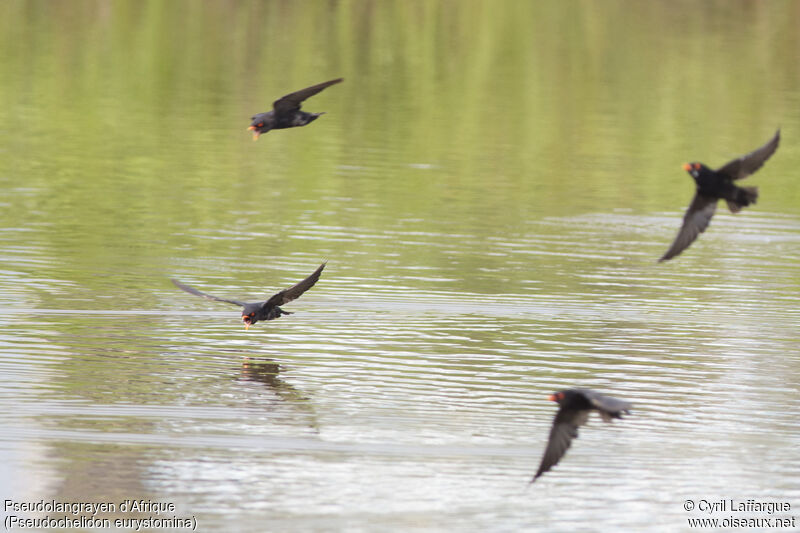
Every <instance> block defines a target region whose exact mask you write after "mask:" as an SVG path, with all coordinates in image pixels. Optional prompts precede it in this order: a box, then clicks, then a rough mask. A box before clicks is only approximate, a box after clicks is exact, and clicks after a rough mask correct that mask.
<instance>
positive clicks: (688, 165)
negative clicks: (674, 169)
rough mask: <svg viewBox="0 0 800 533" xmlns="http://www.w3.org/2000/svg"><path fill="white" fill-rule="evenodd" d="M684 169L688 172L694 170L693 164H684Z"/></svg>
mask: <svg viewBox="0 0 800 533" xmlns="http://www.w3.org/2000/svg"><path fill="white" fill-rule="evenodd" d="M683 170H685V171H686V172H689V171H690V170H692V165H690V164H689V163H686V164H684V165H683Z"/></svg>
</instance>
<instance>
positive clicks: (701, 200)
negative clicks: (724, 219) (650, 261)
mask: <svg viewBox="0 0 800 533" xmlns="http://www.w3.org/2000/svg"><path fill="white" fill-rule="evenodd" d="M716 209H717V199H716V198H709V197H708V196H702V195H701V194H699V193H696V194H695V195H694V199H693V200H692V203H691V204H689V209H687V210H686V214H685V215H683V225H682V226H681V229H680V230H679V231H678V235H677V237H675V241H674V242H673V243H672V246H670V247H669V250H667V253H665V254H664V255H663V256H662V257H661V259H659V260H658V261H659V263H660V262H661V261H666V260H667V259H672V258H673V257H675V256H676V255H678V254H679V253H681V252H682V251H684V250H685V249H686V248H688V247H689V245H690V244H692V243H693V242H694V240H695V239H697V236H698V235H700V234H701V233H703V232H704V231H705V230H706V228H707V227H708V224H709V222H711V217H713V216H714V211H716Z"/></svg>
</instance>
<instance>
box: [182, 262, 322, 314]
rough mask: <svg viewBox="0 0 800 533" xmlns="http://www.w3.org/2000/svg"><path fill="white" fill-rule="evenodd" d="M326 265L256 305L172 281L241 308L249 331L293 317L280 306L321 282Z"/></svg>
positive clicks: (215, 299) (190, 291) (187, 290)
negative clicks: (269, 322)
mask: <svg viewBox="0 0 800 533" xmlns="http://www.w3.org/2000/svg"><path fill="white" fill-rule="evenodd" d="M326 264H327V263H322V264H321V265H320V266H319V268H317V269H316V270H315V271H314V273H313V274H311V275H310V276H308V277H307V278H306V279H304V280H303V281H301V282H300V283H298V284H296V285H294V286H292V287H289V288H288V289H284V290H282V291H280V292H278V293H276V294H274V295H273V296H272V297H271V298H270V299H269V300H267V301H265V302H256V303H247V302H241V301H239V300H232V299H228V298H219V297H217V296H212V295H210V294H206V293H204V292H201V291H198V290H197V289H195V288H194V287H190V286H188V285H184V284H183V283H181V282H180V281H178V280H176V279H172V280H171V281H172V283H174V284H175V286H176V287H178V288H179V289H183V290H184V291H186V292H188V293H190V294H194V295H196V296H202V297H203V298H207V299H209V300H214V301H217V302H225V303H229V304H234V305H239V306H241V307H242V321H243V322H244V327H245V329H249V328H250V326H252V325H253V324H255V323H256V322H258V321H260V320H273V319H275V318H279V317H281V316H282V315H291V314H292V313H290V312H289V311H284V310H283V309H281V307H280V306H281V305H284V304H287V303H289V302H291V301H292V300H295V299H297V298H299V297H300V295H301V294H303V293H304V292H306V291H307V290H308V289H310V288H311V287H313V286H314V284H315V283H316V282H317V280H319V277H320V275H321V274H322V270H323V269H324V268H325V265H326Z"/></svg>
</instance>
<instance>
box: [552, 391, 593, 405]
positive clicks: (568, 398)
mask: <svg viewBox="0 0 800 533" xmlns="http://www.w3.org/2000/svg"><path fill="white" fill-rule="evenodd" d="M548 399H549V400H550V401H551V402H557V403H558V405H560V406H569V407H575V406H579V405H583V404H584V403H586V398H585V397H584V396H583V394H582V391H581V390H580V389H566V390H562V391H558V392H554V393H553V394H551V395H550V396H548Z"/></svg>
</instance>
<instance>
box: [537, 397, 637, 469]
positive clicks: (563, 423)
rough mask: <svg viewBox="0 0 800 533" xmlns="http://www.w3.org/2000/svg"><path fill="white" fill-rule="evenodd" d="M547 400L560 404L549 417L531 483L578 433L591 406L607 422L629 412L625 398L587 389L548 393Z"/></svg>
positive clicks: (562, 455) (553, 461)
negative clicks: (546, 435)
mask: <svg viewBox="0 0 800 533" xmlns="http://www.w3.org/2000/svg"><path fill="white" fill-rule="evenodd" d="M549 400H551V401H554V402H558V405H559V406H560V407H559V409H558V412H557V413H556V416H555V418H554V419H553V427H552V428H551V429H550V438H549V439H548V441H547V449H545V451H544V456H543V457H542V463H541V464H540V465H539V471H538V472H536V475H535V476H533V479H532V480H531V483H533V482H534V481H536V479H537V478H538V477H539V476H541V475H542V474H544V473H545V472H547V471H548V470H550V469H551V468H552V467H553V466H555V465H556V464H558V461H560V460H561V458H562V457H564V454H565V453H567V449H569V446H570V444H572V439H574V438H577V436H578V427H580V426H582V425H584V424H585V423H586V421H587V420H588V419H589V414H591V412H592V411H593V410H594V411H597V412H598V413H600V416H601V417H603V420H605V421H606V422H611V419H612V418H622V413H626V414H630V409H631V404H629V403H628V402H625V401H622V400H617V399H616V398H611V397H609V396H603V395H602V394H598V393H596V392H594V391H592V390H589V389H567V390H562V391H559V392H556V393H555V394H552V395H550V397H549Z"/></svg>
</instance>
